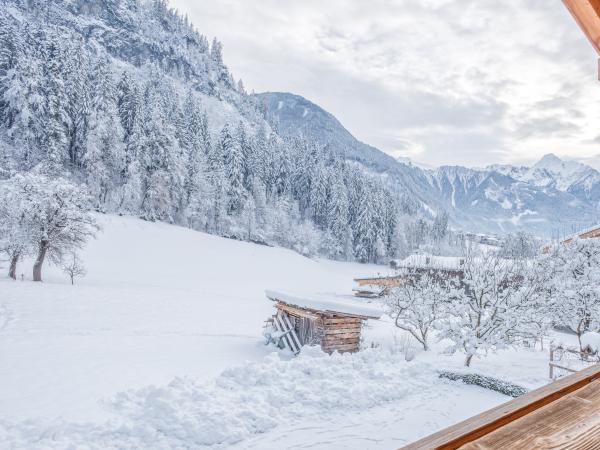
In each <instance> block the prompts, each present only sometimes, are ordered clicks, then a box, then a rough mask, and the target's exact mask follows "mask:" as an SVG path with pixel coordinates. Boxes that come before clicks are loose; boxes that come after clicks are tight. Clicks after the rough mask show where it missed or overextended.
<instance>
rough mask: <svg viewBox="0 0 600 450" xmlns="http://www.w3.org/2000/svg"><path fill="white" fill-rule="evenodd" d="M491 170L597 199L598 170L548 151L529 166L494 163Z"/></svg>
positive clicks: (599, 195) (598, 198)
mask: <svg viewBox="0 0 600 450" xmlns="http://www.w3.org/2000/svg"><path fill="white" fill-rule="evenodd" d="M487 169H488V170H494V171H497V172H499V173H502V174H504V175H508V176H510V177H512V178H514V179H515V180H519V181H523V182H526V183H529V184H533V185H535V186H538V187H542V188H550V187H551V188H555V189H557V190H559V191H561V192H569V193H572V194H573V195H575V196H577V197H581V198H585V199H587V200H589V201H592V202H597V201H598V200H600V172H598V171H597V170H596V169H594V168H592V167H590V166H588V165H586V164H582V163H580V162H577V161H565V160H562V159H560V158H559V157H558V156H556V155H554V154H552V153H549V154H547V155H545V156H544V157H543V158H542V159H541V160H539V161H538V162H537V163H536V164H534V165H533V166H531V167H523V166H510V165H494V166H489V167H488V168H487Z"/></svg>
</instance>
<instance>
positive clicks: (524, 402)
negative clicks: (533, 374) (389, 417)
mask: <svg viewBox="0 0 600 450" xmlns="http://www.w3.org/2000/svg"><path fill="white" fill-rule="evenodd" d="M599 380H600V364H595V365H593V366H591V367H589V368H587V369H584V370H582V371H580V372H577V373H575V374H573V375H569V376H567V377H564V378H561V379H559V380H558V381H555V382H554V383H551V384H549V385H547V386H544V387H542V388H539V389H536V390H534V391H532V392H529V393H528V394H525V395H523V396H521V397H518V398H516V399H514V400H512V401H510V402H507V403H504V404H502V405H500V406H497V407H496V408H493V409H491V410H489V411H486V412H484V413H481V414H479V415H477V416H475V417H472V418H471V419H467V420H465V421H463V422H460V423H458V424H456V425H454V426H451V427H449V428H446V429H445V430H442V431H439V432H437V433H435V434H433V435H431V436H429V437H426V438H424V439H421V440H420V441H417V442H415V443H413V444H410V445H408V446H406V447H403V448H404V450H454V449H465V450H467V449H468V450H474V449H478V450H484V449H491V448H493V449H494V450H495V449H504V448H511V449H521V448H522V449H523V450H524V449H525V448H526V449H527V450H541V449H549V448H556V449H572V450H580V449H584V448H585V449H590V450H591V449H600V436H597V435H596V436H594V435H593V437H594V438H595V439H598V440H597V441H595V442H599V444H598V445H597V446H596V447H593V446H592V447H585V446H583V447H577V446H575V447H564V446H563V447H560V446H558V447H552V446H550V447H548V446H544V445H545V444H543V442H544V439H546V438H552V439H559V437H557V436H558V435H557V434H555V435H552V436H550V435H549V436H537V439H538V440H537V441H534V443H533V444H532V443H531V442H529V443H527V445H528V447H518V445H519V444H518V443H515V442H517V441H515V442H513V443H512V444H511V445H513V446H512V447H498V446H497V445H498V444H497V442H493V443H491V442H490V441H484V440H483V439H484V438H485V437H487V436H491V434H492V433H494V432H496V430H498V434H497V436H498V438H499V436H501V435H502V436H504V434H501V433H502V429H503V428H505V429H508V427H509V426H511V434H512V436H513V437H514V438H515V439H519V438H520V439H524V438H526V437H527V436H529V435H531V434H535V433H536V431H537V430H538V429H539V428H538V422H539V421H540V420H541V421H543V422H544V421H548V420H550V419H548V418H545V419H541V418H540V417H541V416H536V417H537V420H533V421H529V420H528V419H527V416H529V415H532V414H533V413H534V412H535V411H538V410H542V409H543V411H544V413H545V414H562V413H565V414H567V415H569V416H571V415H573V416H575V422H574V423H571V422H568V423H566V422H565V428H563V429H562V432H563V434H562V436H565V435H568V433H572V430H573V429H577V428H578V427H581V430H582V432H581V433H582V434H581V436H577V439H581V441H582V442H587V441H586V439H588V437H587V436H589V435H590V433H593V429H594V427H595V426H596V422H595V420H593V419H592V420H590V419H589V417H590V416H589V415H586V414H588V413H589V411H590V410H591V409H588V410H586V411H587V412H586V413H584V414H582V415H579V414H578V412H579V410H580V406H581V404H582V401H583V402H588V403H592V404H593V405H594V408H596V410H597V411H600V400H599V399H600V381H599ZM588 386H589V388H588V389H585V388H586V387H588ZM571 394H573V395H571ZM561 399H564V400H565V403H563V404H561V405H560V406H556V405H559V404H560V401H561ZM547 405H548V406H549V408H546V409H545V407H546V406H547ZM553 406H554V407H553ZM594 414H595V413H594ZM521 418H524V419H523V420H522V421H519V419H521ZM561 420H562V419H561V418H560V417H559V416H558V415H557V416H556V420H555V421H554V424H555V425H554V426H559V425H560V422H561ZM511 424H512V425H511ZM479 439H482V440H481V441H478V440H479ZM467 445H470V446H467ZM490 445H494V446H493V447H490ZM557 445H558V444H557Z"/></svg>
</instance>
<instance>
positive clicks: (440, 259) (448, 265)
mask: <svg viewBox="0 0 600 450" xmlns="http://www.w3.org/2000/svg"><path fill="white" fill-rule="evenodd" d="M464 260H465V259H464V258H461V257H458V256H432V255H410V256H408V257H406V258H405V259H402V260H400V261H396V267H397V268H407V269H414V268H418V269H441V270H460V269H462V267H463V265H464Z"/></svg>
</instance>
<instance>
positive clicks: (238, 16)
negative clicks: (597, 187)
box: [171, 0, 600, 167]
mask: <svg viewBox="0 0 600 450" xmlns="http://www.w3.org/2000/svg"><path fill="white" fill-rule="evenodd" d="M171 4H172V6H174V7H176V8H177V9H179V10H180V11H181V12H182V13H184V14H187V15H188V16H189V17H190V19H191V20H192V21H193V22H194V24H195V25H196V27H197V28H198V30H199V31H200V32H201V33H203V34H205V35H207V36H208V37H209V38H212V37H213V36H216V37H217V38H218V39H219V40H221V41H222V42H223V44H224V58H225V62H226V64H227V65H228V66H229V68H230V69H231V70H232V72H233V74H234V76H235V77H236V78H241V79H242V80H243V81H244V84H245V85H246V88H247V89H248V90H249V91H251V90H254V91H256V92H262V91H286V92H293V93H295V94H300V95H302V96H304V97H306V98H307V99H309V100H311V101H313V102H314V103H317V104H318V105H320V106H321V107H323V108H325V109H326V110H328V111H329V112H331V113H332V114H334V115H335V116H336V117H337V118H338V119H339V120H340V121H341V122H342V124H343V125H344V126H345V127H346V128H348V130H349V131H350V132H351V133H353V134H354V135H355V136H356V137H357V138H359V139H360V140H362V141H364V142H367V143H368V144H371V145H374V146H376V147H378V148H380V149H381V150H383V151H386V152H388V153H390V154H392V155H394V156H407V157H410V158H411V159H413V160H415V161H418V162H421V163H425V164H429V165H441V164H461V165H467V166H483V165H486V164H491V163H531V162H533V161H535V160H537V159H539V158H540V157H541V156H542V155H544V154H546V153H550V152H553V153H556V154H557V155H559V156H563V157H567V158H571V159H580V160H587V161H588V162H590V163H592V164H593V165H595V166H596V167H600V83H599V82H598V81H597V62H596V60H597V56H596V54H595V52H594V51H593V49H592V47H591V45H590V44H589V43H588V42H587V40H586V39H585V37H584V35H583V34H582V33H581V32H580V30H579V28H578V27H577V26H576V24H575V22H574V20H573V19H572V18H571V16H570V15H569V13H568V11H567V10H566V9H565V7H564V6H563V4H562V2H561V1H560V0H502V1H498V0H393V1H392V0H369V1H364V0H327V1H324V0H302V1H297V0H256V1H254V0H253V1H248V0H213V1H210V0H200V1H198V0H171Z"/></svg>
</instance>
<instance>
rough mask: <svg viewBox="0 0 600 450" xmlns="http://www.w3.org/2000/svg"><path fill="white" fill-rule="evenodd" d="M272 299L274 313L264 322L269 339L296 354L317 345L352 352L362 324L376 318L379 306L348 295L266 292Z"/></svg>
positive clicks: (358, 343)
mask: <svg viewBox="0 0 600 450" xmlns="http://www.w3.org/2000/svg"><path fill="white" fill-rule="evenodd" d="M265 294H266V296H267V298H268V299H269V300H271V301H273V302H275V309H276V312H275V314H274V315H273V316H272V317H271V318H270V319H269V320H268V321H267V322H268V324H269V330H270V331H268V332H267V338H268V341H269V342H275V343H277V344H280V345H281V346H284V347H287V348H289V349H290V350H291V351H292V352H294V353H296V354H297V353H299V352H300V350H301V349H302V347H303V346H305V345H319V346H321V348H322V349H323V351H325V352H327V353H332V352H334V351H339V352H356V351H358V350H359V347H360V338H361V332H362V327H363V324H364V322H365V321H366V320H368V319H379V318H380V317H381V315H382V311H381V310H380V309H379V308H376V307H372V306H370V305H365V304H363V303H360V302H357V301H356V300H354V299H353V298H352V297H351V296H341V295H328V296H325V295H310V296H305V295H302V296H301V295H297V294H290V293H287V292H277V291H266V292H265Z"/></svg>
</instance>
